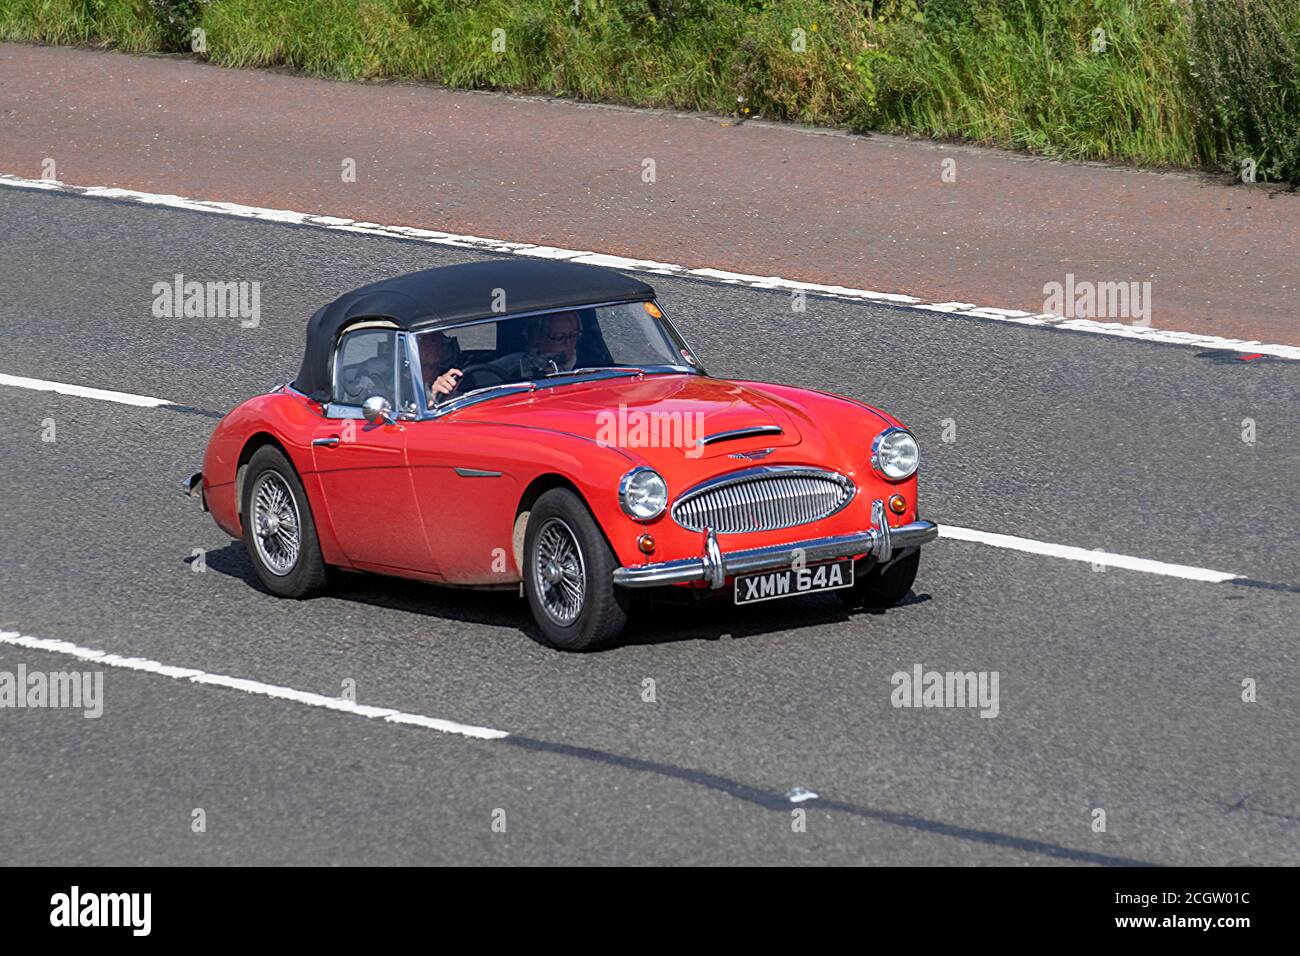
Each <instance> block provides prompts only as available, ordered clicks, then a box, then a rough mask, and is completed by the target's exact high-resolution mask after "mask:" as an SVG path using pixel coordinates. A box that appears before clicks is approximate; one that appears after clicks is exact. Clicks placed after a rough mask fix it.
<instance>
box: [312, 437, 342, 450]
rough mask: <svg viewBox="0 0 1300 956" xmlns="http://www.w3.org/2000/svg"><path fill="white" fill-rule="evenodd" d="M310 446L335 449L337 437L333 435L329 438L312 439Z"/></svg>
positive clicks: (337, 443)
mask: <svg viewBox="0 0 1300 956" xmlns="http://www.w3.org/2000/svg"><path fill="white" fill-rule="evenodd" d="M311 444H312V447H313V448H337V447H338V446H339V436H338V435H334V436H333V437H331V438H313V439H312V440H311Z"/></svg>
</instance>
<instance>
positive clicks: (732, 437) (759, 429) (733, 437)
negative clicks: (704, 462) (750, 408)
mask: <svg viewBox="0 0 1300 956" xmlns="http://www.w3.org/2000/svg"><path fill="white" fill-rule="evenodd" d="M780 434H782V428H781V426H780V425H752V426H750V427H749V428H732V429H730V430H728V431H725V432H714V433H713V434H712V435H705V436H704V437H703V438H701V439H700V444H701V445H716V444H718V443H719V442H724V441H738V440H739V439H741V438H755V437H757V436H759V435H780Z"/></svg>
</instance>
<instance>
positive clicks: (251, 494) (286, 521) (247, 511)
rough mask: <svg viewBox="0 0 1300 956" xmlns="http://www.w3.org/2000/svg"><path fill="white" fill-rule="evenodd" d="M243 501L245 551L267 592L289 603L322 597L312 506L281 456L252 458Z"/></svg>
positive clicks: (260, 453) (262, 453) (268, 451)
mask: <svg viewBox="0 0 1300 956" xmlns="http://www.w3.org/2000/svg"><path fill="white" fill-rule="evenodd" d="M242 498H243V500H242V501H241V509H242V510H241V511H240V514H241V515H242V517H243V524H244V547H245V548H247V549H248V554H249V557H250V558H252V560H253V569H254V570H255V571H256V572H257V577H258V579H259V580H260V581H261V582H262V584H263V585H265V587H266V589H267V590H268V591H270V592H271V593H272V594H278V595H280V596H281V597H291V598H306V597H312V596H314V595H317V594H320V593H321V592H322V591H324V590H325V585H326V568H325V562H324V560H323V559H322V558H321V553H320V542H319V541H318V540H317V538H316V523H315V521H313V520H312V515H311V505H310V504H308V502H307V493H306V492H305V491H304V490H303V487H302V482H301V481H299V480H298V473H297V472H296V471H295V470H294V467H293V465H292V464H291V463H290V461H289V459H288V458H286V457H285V456H284V453H283V452H281V451H280V450H279V449H278V448H275V447H272V446H270V445H266V446H264V447H262V448H259V449H258V450H257V451H256V452H254V453H253V457H252V458H251V459H250V460H249V462H248V470H247V471H246V472H245V473H244V485H243V496H242Z"/></svg>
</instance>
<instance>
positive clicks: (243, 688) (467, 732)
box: [0, 631, 510, 740]
mask: <svg viewBox="0 0 1300 956" xmlns="http://www.w3.org/2000/svg"><path fill="white" fill-rule="evenodd" d="M0 644H9V645H11V646H13V647H26V648H30V649H31V650H35V651H47V652H49V653H51V654H62V655H64V656H67V657H73V658H76V659H77V660H80V661H85V662H86V663H89V664H94V665H95V666H96V667H118V668H122V669H123V670H132V671H138V672H140V673H142V674H154V675H156V676H158V677H169V678H171V679H172V680H180V681H188V682H190V683H192V684H201V685H204V686H206V687H224V688H226V689H228V690H237V691H240V692H242V693H245V694H255V695H257V696H260V697H273V698H275V699H276V700H287V701H290V702H292V703H295V704H304V705H306V706H308V707H320V708H323V709H325V710H333V711H338V712H339V713H343V714H351V715H353V716H355V717H368V718H370V719H372V720H382V721H385V722H386V723H390V724H405V725H408V726H412V727H423V728H425V729H426V730H437V731H439V732H441V733H444V734H459V735H460V736H462V737H473V738H475V739H477V740H501V739H503V738H505V737H509V736H510V734H509V733H507V732H506V731H504V730H493V729H492V728H491V727H475V726H474V725H472V724H462V723H457V722H456V721H454V720H444V719H443V718H441V717H426V716H425V715H423V714H408V713H404V712H402V711H400V710H393V709H391V708H389V707H370V706H367V705H365V704H356V703H353V702H352V701H348V700H343V699H342V698H338V697H326V696H325V695H324V694H313V693H311V692H309V691H304V690H294V689H293V688H292V687H281V686H279V685H277V684H263V683H262V682H261V681H255V680H248V679H247V678H244V677H228V676H226V675H225V674H209V673H207V672H206V671H201V670H195V669H194V668H192V667H176V666H174V665H171V664H163V663H160V662H158V661H151V660H149V659H148V658H144V657H122V656H120V655H118V654H110V653H109V652H108V651H100V650H95V649H94V648H90V647H82V646H81V645H79V644H73V643H71V642H69V641H57V640H51V639H50V638H44V637H30V636H28V635H26V634H19V633H18V632H17V631H0Z"/></svg>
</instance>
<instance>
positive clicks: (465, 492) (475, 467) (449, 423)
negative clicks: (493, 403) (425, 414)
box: [407, 419, 536, 587]
mask: <svg viewBox="0 0 1300 956" xmlns="http://www.w3.org/2000/svg"><path fill="white" fill-rule="evenodd" d="M408 435H409V438H408V451H407V454H408V459H409V464H410V475H411V481H412V482H413V484H414V486H415V493H416V495H417V496H418V498H419V502H420V509H421V511H422V513H423V515H424V528H425V532H426V535H427V538H428V541H429V547H430V549H431V551H432V553H433V556H434V559H435V561H436V564H437V567H438V571H439V573H440V575H441V576H442V578H443V579H444V580H446V581H447V582H449V583H452V584H466V585H475V586H488V587H490V586H494V585H502V586H506V585H509V584H510V583H512V582H515V581H518V580H519V578H518V575H517V574H516V571H515V559H514V554H513V547H512V541H511V535H512V532H513V529H514V523H515V510H516V508H517V506H518V504H519V496H520V495H521V494H522V493H523V488H522V487H521V485H520V482H519V476H518V474H517V472H518V469H519V467H520V464H521V463H522V462H525V461H527V460H528V459H529V454H528V442H529V440H536V439H535V436H533V435H531V434H530V433H529V432H527V431H526V430H525V429H522V428H505V429H502V428H500V427H498V426H495V425H489V424H482V423H477V422H456V421H453V420H450V419H435V420H433V421H422V422H412V423H411V425H410V428H409V430H408Z"/></svg>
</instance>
